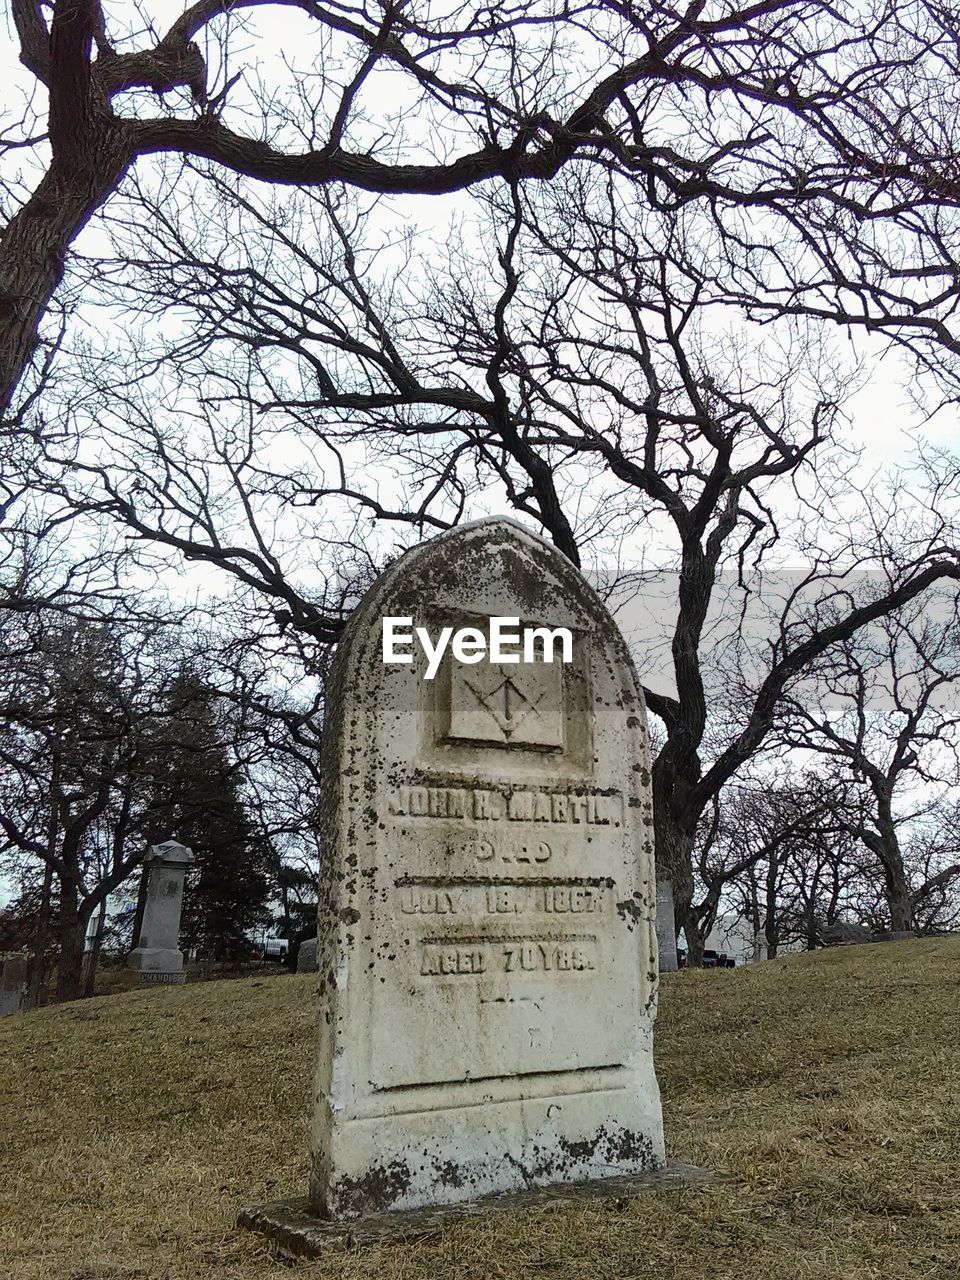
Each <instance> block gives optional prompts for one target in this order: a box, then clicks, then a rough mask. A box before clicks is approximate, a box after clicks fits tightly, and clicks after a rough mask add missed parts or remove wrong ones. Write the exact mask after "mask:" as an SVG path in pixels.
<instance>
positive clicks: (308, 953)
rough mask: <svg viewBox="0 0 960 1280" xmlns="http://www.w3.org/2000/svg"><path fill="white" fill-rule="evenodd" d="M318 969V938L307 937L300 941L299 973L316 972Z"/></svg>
mask: <svg viewBox="0 0 960 1280" xmlns="http://www.w3.org/2000/svg"><path fill="white" fill-rule="evenodd" d="M316 971H317V940H316V938H306V939H305V940H304V941H303V942H301V943H300V950H299V951H298V952H297V973H316Z"/></svg>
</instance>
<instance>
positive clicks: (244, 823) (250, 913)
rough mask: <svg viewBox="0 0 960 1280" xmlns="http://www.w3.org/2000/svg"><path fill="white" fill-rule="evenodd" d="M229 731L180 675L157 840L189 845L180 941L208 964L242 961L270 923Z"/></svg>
mask: <svg viewBox="0 0 960 1280" xmlns="http://www.w3.org/2000/svg"><path fill="white" fill-rule="evenodd" d="M228 730H229V725H228V723H227V722H226V720H225V717H224V716H223V715H222V713H221V714H218V708H217V704H216V698H215V695H214V694H213V693H212V692H211V691H210V690H209V689H208V688H207V687H206V686H205V685H204V684H203V682H202V680H200V679H199V678H198V676H197V675H196V674H195V673H193V672H190V671H186V672H184V673H183V675H182V676H181V677H180V678H179V679H178V680H177V681H176V683H175V685H174V688H173V691H172V694H171V698H170V719H169V721H168V723H167V725H166V727H165V730H164V734H165V737H167V738H168V742H169V750H168V753H167V756H166V762H165V767H164V769H163V775H162V777H160V778H158V780H157V781H158V789H159V791H160V792H161V793H162V796H163V802H162V804H161V808H162V810H163V811H164V814H165V817H164V823H163V826H164V830H163V831H162V833H158V835H159V838H162V839H169V838H175V839H177V840H180V841H182V843H183V844H186V845H189V846H190V848H191V849H192V850H193V852H194V857H195V859H196V861H195V863H194V865H193V867H192V869H191V871H190V873H189V875H188V877H187V884H186V889H185V893H184V901H183V916H182V922H181V941H182V944H183V945H184V946H185V947H189V948H196V949H197V951H198V952H199V953H200V954H201V955H203V956H206V957H208V958H212V959H222V958H224V957H226V956H230V955H236V954H239V953H242V951H243V950H244V949H245V946H246V940H247V939H248V938H249V937H250V935H251V934H252V933H253V932H254V931H255V930H257V929H259V928H262V927H263V926H265V925H267V924H268V923H269V921H270V919H271V912H270V910H269V906H268V900H269V898H270V894H271V888H272V868H273V861H274V855H273V851H272V849H271V846H270V843H269V841H268V840H267V839H265V838H263V837H262V836H260V835H259V834H258V832H257V830H256V827H255V824H254V823H253V822H252V821H251V819H250V817H249V814H248V813H247V810H246V807H245V806H244V803H243V800H242V799H241V796H240V781H241V779H240V772H239V768H238V766H237V765H236V763H235V762H234V761H233V760H232V758H231V753H230V751H229V749H228V745H227V743H228V739H229V732H228Z"/></svg>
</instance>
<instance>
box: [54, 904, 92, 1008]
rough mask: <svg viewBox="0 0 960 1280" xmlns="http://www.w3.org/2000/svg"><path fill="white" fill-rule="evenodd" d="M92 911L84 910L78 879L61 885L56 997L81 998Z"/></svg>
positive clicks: (64, 998) (59, 999)
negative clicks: (85, 951)
mask: <svg viewBox="0 0 960 1280" xmlns="http://www.w3.org/2000/svg"><path fill="white" fill-rule="evenodd" d="M89 919H90V911H89V909H87V910H86V911H84V910H83V909H82V907H81V904H80V895H79V892H78V890H77V885H76V882H75V881H73V880H67V881H63V882H61V885H60V958H59V961H58V963H57V993H56V999H57V1001H58V1002H59V1001H64V1000H79V998H80V996H81V995H82V994H83V944H84V938H85V936H86V932H87V923H88V922H89Z"/></svg>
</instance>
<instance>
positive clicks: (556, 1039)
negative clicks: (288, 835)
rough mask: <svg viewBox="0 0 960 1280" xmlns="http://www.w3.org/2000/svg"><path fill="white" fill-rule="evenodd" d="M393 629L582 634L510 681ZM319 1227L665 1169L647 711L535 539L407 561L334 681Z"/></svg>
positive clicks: (576, 584)
mask: <svg viewBox="0 0 960 1280" xmlns="http://www.w3.org/2000/svg"><path fill="white" fill-rule="evenodd" d="M385 617H393V618H401V619H412V622H413V625H414V626H421V627H424V628H426V629H427V631H428V633H429V635H430V636H431V637H432V641H433V642H434V643H435V642H436V639H437V636H438V634H439V632H440V631H441V628H444V627H452V628H454V629H458V628H463V627H473V628H477V629H478V630H480V632H481V633H483V634H485V633H486V632H487V630H488V625H489V619H490V618H491V617H501V618H508V619H511V620H512V619H519V620H520V629H522V628H524V627H534V626H536V627H548V628H557V627H565V628H568V629H570V631H571V633H572V648H571V660H570V661H569V662H566V663H561V662H560V661H559V653H558V655H557V660H555V661H554V662H552V663H547V662H543V661H531V662H524V661H521V662H518V663H516V664H511V665H507V664H502V663H501V664H496V663H492V662H490V661H488V660H487V658H485V657H484V658H481V660H480V661H477V660H476V659H477V654H476V652H472V653H471V652H469V651H468V647H467V646H465V647H464V648H462V649H461V650H460V653H461V655H462V656H463V660H458V658H457V657H456V656H454V654H453V653H452V652H451V651H450V648H448V650H447V652H446V653H445V655H444V658H443V660H442V662H441V663H440V665H439V667H438V669H437V670H436V675H435V678H434V679H432V680H428V679H425V675H426V673H427V670H428V662H427V659H426V657H425V655H424V652H423V650H422V648H420V647H418V646H417V645H416V644H413V645H412V646H411V648H410V649H409V650H408V652H409V653H410V657H411V661H410V662H409V663H396V664H388V663H386V662H384V660H383V657H384V629H383V619H384V618H385ZM324 751H325V762H324V776H325V794H324V797H323V799H324V804H323V811H324V821H325V823H326V831H325V849H326V856H325V859H324V872H323V874H324V877H325V878H324V882H323V883H322V885H321V900H320V908H319V921H320V924H319V952H320V954H319V969H320V977H319V983H318V985H319V991H320V999H321V1019H320V1023H321V1028H320V1039H319V1052H318V1063H317V1076H316V1097H317V1108H316V1114H315V1120H314V1126H313V1134H312V1172H311V1186H310V1207H311V1211H312V1212H313V1213H314V1214H316V1215H318V1216H320V1217H327V1218H333V1219H348V1218H353V1217H357V1216H361V1215H368V1214H372V1213H377V1212H381V1211H384V1210H401V1209H415V1208H418V1207H424V1206H433V1205H444V1204H450V1203H453V1202H457V1201H464V1200H468V1199H472V1198H474V1197H477V1196H480V1195H482V1194H484V1193H488V1192H499V1191H509V1190H514V1189H519V1188H531V1187H538V1186H545V1185H550V1184H557V1183H572V1182H578V1181H582V1180H586V1179H597V1178H606V1177H612V1176H615V1175H624V1174H636V1173H640V1172H642V1171H646V1170H653V1169H657V1168H659V1167H660V1166H662V1165H663V1163H664V1149H663V1133H662V1121H661V1114H660V1097H659V1091H658V1088H657V1082H656V1077H655V1075H654V1068H653V1053H652V1036H653V1021H654V1015H655V1006H656V973H657V968H656V954H657V953H656V946H657V942H656V933H655V928H654V920H655V914H656V888H655V883H654V862H653V824H652V808H651V798H650V774H649V760H648V745H647V735H646V720H645V710H644V705H643V700H642V696H641V693H640V690H639V686H638V683H637V679H636V675H635V673H634V670H633V666H632V663H631V659H630V656H629V653H628V650H627V648H626V645H625V643H624V641H623V639H622V637H621V636H620V634H619V632H618V630H617V628H616V626H615V625H614V623H613V621H612V619H611V618H610V616H609V614H608V613H607V611H606V609H605V607H604V605H603V603H602V602H601V601H600V599H599V598H598V597H597V596H596V594H595V593H594V592H593V591H592V589H591V588H590V587H589V586H588V585H587V583H586V582H585V580H584V579H583V578H582V576H581V575H580V574H579V573H578V572H577V570H576V569H575V568H574V567H573V566H572V565H571V564H570V563H569V562H568V561H567V560H566V558H565V557H563V556H562V555H560V554H559V553H558V552H557V551H556V550H555V549H554V548H553V547H551V546H550V545H549V544H548V543H546V542H544V541H542V540H541V539H540V538H538V537H536V536H534V535H532V534H530V533H528V532H526V531H525V530H524V529H522V528H521V527H520V526H519V525H516V524H514V523H513V522H512V521H505V520H491V521H482V522H479V523H477V524H474V525H468V526H464V527H462V528H460V529H458V530H455V531H454V532H452V533H450V534H446V535H443V536H442V537H440V538H437V539H435V540H433V541H431V542H429V543H425V544H423V545H421V546H419V547H417V548H415V549H414V550H413V551H411V552H409V553H408V554H407V555H405V556H404V557H403V558H402V559H401V560H400V561H399V562H398V563H397V564H395V565H394V566H393V567H391V568H390V569H389V570H388V571H387V572H386V573H385V574H383V575H382V576H381V577H380V579H379V580H378V581H377V582H376V583H375V585H374V586H373V588H372V589H371V590H370V591H369V592H368V594H367V596H366V597H365V598H364V601H363V603H362V605H361V607H360V609H359V610H358V611H357V613H356V614H355V616H354V618H353V619H352V620H351V623H350V626H349V627H348V629H347V631H346V633H345V635H344V638H343V641H342V643H341V645H340V648H339V652H338V655H337V661H336V665H335V668H334V671H333V674H332V676H331V679H330V681H329V683H328V686H327V719H326V724H325V728H324Z"/></svg>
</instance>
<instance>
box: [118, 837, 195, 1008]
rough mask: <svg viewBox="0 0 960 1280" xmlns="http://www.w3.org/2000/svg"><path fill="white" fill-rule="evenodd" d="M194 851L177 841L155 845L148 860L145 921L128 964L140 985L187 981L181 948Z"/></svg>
mask: <svg viewBox="0 0 960 1280" xmlns="http://www.w3.org/2000/svg"><path fill="white" fill-rule="evenodd" d="M191 862H193V852H192V850H190V849H188V848H187V847H186V845H182V844H178V843H177V841H176V840H166V841H164V843H163V844H155V845H152V846H151V849H150V852H149V853H148V854H147V856H146V858H145V859H144V865H145V866H146V867H147V870H148V879H147V894H146V901H145V903H144V908H143V923H142V924H141V926H140V937H139V939H138V941H137V945H136V947H135V948H134V949H133V951H131V952H130V954H129V956H128V957H127V966H128V968H129V969H130V970H131V972H132V973H133V975H134V976H135V978H136V981H137V982H138V983H139V984H140V985H147V984H154V985H155V984H166V983H177V982H185V981H186V975H185V973H184V970H183V954H182V953H181V951H180V950H179V946H178V944H179V941H180V911H181V908H182V906H183V882H184V879H185V877H186V874H187V868H188V867H189V866H190V864H191Z"/></svg>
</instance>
